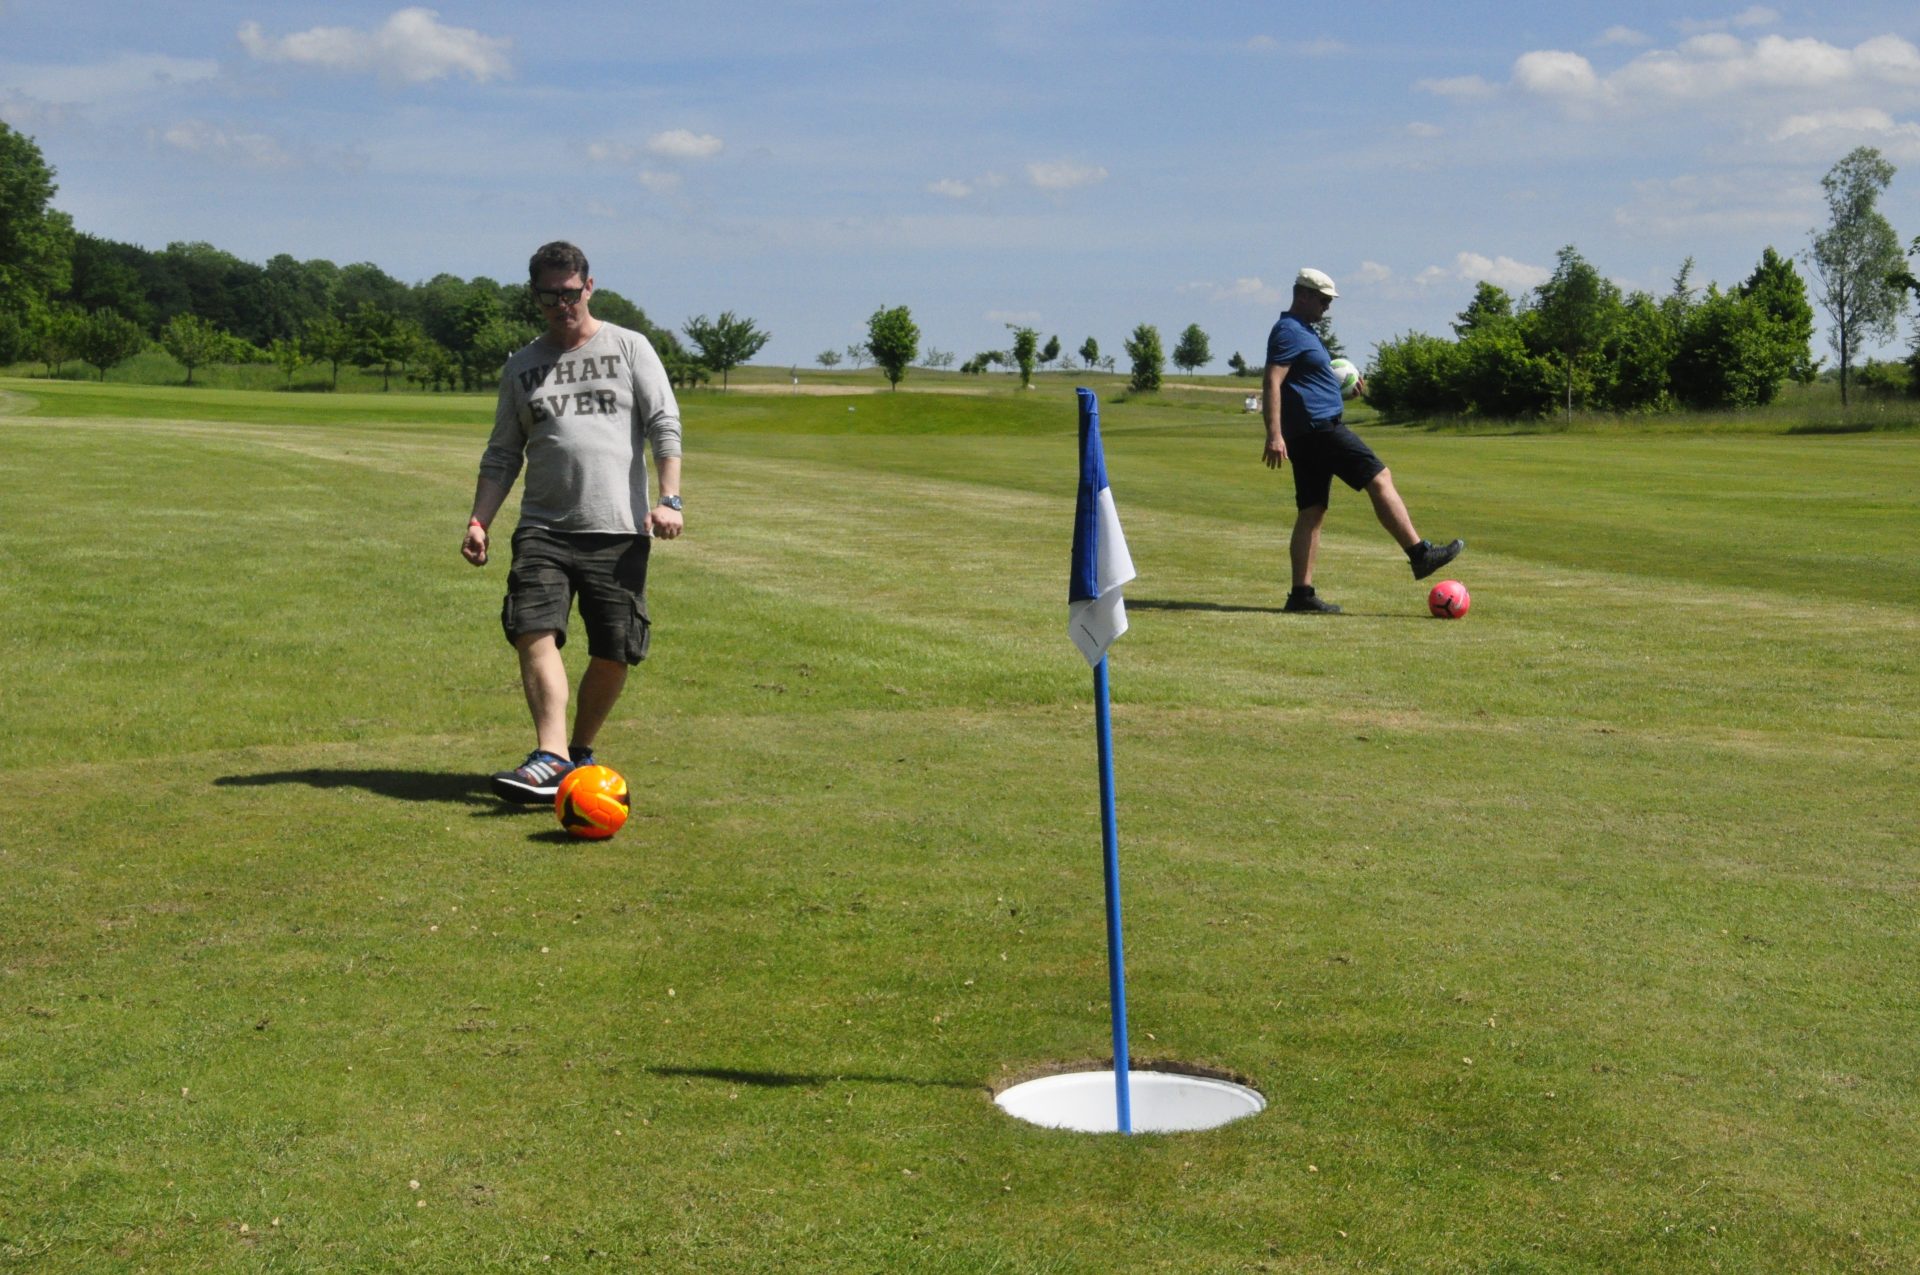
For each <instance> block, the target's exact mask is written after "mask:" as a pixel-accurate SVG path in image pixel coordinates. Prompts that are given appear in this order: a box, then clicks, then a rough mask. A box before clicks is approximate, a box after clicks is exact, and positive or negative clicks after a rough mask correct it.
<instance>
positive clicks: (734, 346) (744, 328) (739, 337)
mask: <svg viewBox="0 0 1920 1275" xmlns="http://www.w3.org/2000/svg"><path fill="white" fill-rule="evenodd" d="M681 330H682V331H683V332H685V333H686V334H687V339H688V340H689V341H692V342H693V343H694V345H696V346H698V347H699V349H700V362H702V363H703V364H705V365H706V366H707V367H710V368H712V369H713V370H714V371H716V372H718V373H719V374H720V388H721V389H723V390H724V389H726V388H727V374H728V373H729V372H731V371H732V370H733V369H734V368H736V367H739V366H740V365H741V364H742V363H745V362H746V361H747V360H748V359H750V358H752V357H753V356H754V355H756V354H758V353H759V352H760V347H762V346H764V345H765V344H766V343H767V342H768V341H769V340H771V339H772V337H773V333H771V332H762V331H760V330H759V329H758V328H756V327H754V325H753V320H752V319H746V318H739V317H737V316H735V314H734V313H733V311H731V310H726V311H723V312H722V313H721V315H720V317H719V318H717V319H714V320H712V321H709V320H708V319H707V316H706V315H704V314H697V315H695V316H694V317H693V318H691V319H688V320H687V321H686V323H685V325H684V326H683V327H682V328H681Z"/></svg>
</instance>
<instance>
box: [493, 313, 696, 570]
mask: <svg viewBox="0 0 1920 1275" xmlns="http://www.w3.org/2000/svg"><path fill="white" fill-rule="evenodd" d="M649 444H650V445H651V447H652V450H653V455H654V459H655V460H664V459H666V458H667V457H669V456H678V455H679V454H680V404H679V402H678V401H677V400H676V399H675V398H674V396H673V386H672V384H671V383H669V382H668V380H667V372H666V369H665V368H664V367H662V366H661V364H660V356H659V355H657V354H655V353H654V351H653V346H652V345H650V344H648V342H647V338H646V337H644V336H642V335H641V334H640V333H638V332H634V331H632V330H630V329H628V328H623V327H619V326H618V325H616V324H612V323H606V322H602V323H601V324H600V328H599V330H598V331H596V332H595V333H594V334H593V336H592V337H591V338H589V339H588V340H587V342H586V343H585V344H584V345H581V346H580V347H579V348H578V349H573V350H568V351H566V352H565V353H561V352H560V351H558V350H556V349H555V348H554V347H553V346H552V345H551V344H549V343H548V342H547V339H546V338H545V337H541V338H539V339H538V340H536V341H534V342H532V343H531V344H529V345H526V346H524V347H522V348H521V349H519V350H518V351H516V352H515V353H514V355H513V357H511V358H509V359H508V360H507V366H506V370H505V371H504V372H503V373H502V374H501V377H500V403H499V407H498V408H497V409H496V410H495V412H494V420H493V434H492V436H491V437H490V438H488V440H487V450H486V451H485V452H484V453H483V454H482V455H481V457H480V474H481V476H482V477H484V478H489V479H491V480H493V481H494V482H496V483H498V484H500V486H501V488H502V489H508V490H510V489H511V488H512V487H513V481H514V479H515V478H516V477H517V476H518V475H519V473H520V470H521V467H522V464H523V462H524V465H525V468H526V471H527V485H526V490H525V491H524V492H522V494H521V497H520V525H521V526H523V527H545V528H548V529H550V530H553V531H602V532H624V533H626V534H629V535H631V534H633V533H635V532H637V531H638V530H639V529H640V523H641V520H642V519H644V518H645V517H646V514H647V510H648V509H649V508H650V507H651V506H650V502H649V500H648V498H647V449H648V445H649Z"/></svg>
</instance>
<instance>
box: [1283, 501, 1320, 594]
mask: <svg viewBox="0 0 1920 1275" xmlns="http://www.w3.org/2000/svg"><path fill="white" fill-rule="evenodd" d="M1326 516H1327V507H1326V506H1325V505H1310V506H1308V507H1307V508H1305V509H1302V510H1301V511H1300V516H1299V517H1298V518H1295V519H1294V520H1293V539H1292V540H1291V541H1289V542H1288V545H1287V550H1288V554H1289V556H1290V557H1291V558H1292V559H1293V587H1294V588H1296V589H1303V588H1305V587H1306V586H1308V585H1310V584H1312V583H1313V560H1314V559H1315V558H1317V557H1319V556H1320V524H1321V523H1322V522H1323V521H1325V520H1326Z"/></svg>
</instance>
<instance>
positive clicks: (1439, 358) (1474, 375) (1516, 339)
mask: <svg viewBox="0 0 1920 1275" xmlns="http://www.w3.org/2000/svg"><path fill="white" fill-rule="evenodd" d="M1427 339H1431V338H1427ZM1440 347H1441V348H1439V349H1436V350H1429V351H1426V352H1425V356H1426V358H1427V361H1425V362H1422V361H1421V359H1419V358H1416V359H1415V360H1414V361H1413V362H1412V363H1411V364H1403V365H1402V374H1403V375H1404V374H1405V373H1406V372H1407V371H1409V370H1414V369H1418V370H1416V371H1415V375H1416V377H1418V376H1419V375H1421V374H1423V373H1424V372H1427V371H1430V372H1431V373H1432V374H1433V375H1436V376H1440V377H1445V378H1449V380H1448V382H1447V383H1446V384H1440V385H1436V384H1424V385H1421V386H1419V388H1417V389H1415V390H1414V391H1413V395H1414V397H1415V398H1419V397H1420V396H1422V395H1424V396H1426V400H1427V406H1426V407H1424V408H1423V409H1422V412H1423V413H1437V414H1452V413H1459V412H1465V413H1470V414H1472V415H1475V416H1491V417H1497V418H1499V419H1502V420H1526V419H1531V418H1533V417H1537V416H1545V415H1546V414H1547V413H1548V412H1551V411H1552V410H1553V399H1554V391H1555V389H1556V388H1557V387H1558V383H1559V379H1560V378H1559V374H1558V372H1557V371H1556V370H1555V368H1554V366H1553V363H1552V361H1551V360H1549V359H1548V358H1546V357H1545V356H1544V355H1542V354H1540V353H1539V352H1538V351H1537V350H1535V349H1533V348H1532V347H1531V346H1530V345H1529V344H1528V342H1527V337H1526V327H1525V324H1524V323H1522V322H1520V321H1518V316H1515V317H1514V318H1513V319H1510V320H1509V321H1507V322H1504V323H1497V322H1496V323H1486V324H1482V325H1481V326H1480V327H1479V328H1477V329H1476V330H1475V331H1474V333H1473V335H1471V336H1469V337H1466V338H1465V339H1464V340H1462V341H1460V342H1459V343H1458V344H1457V345H1454V346H1451V347H1448V346H1447V343H1446V342H1444V341H1442V342H1440ZM1410 353H1411V352H1410ZM1386 362H1387V360H1386V359H1385V357H1384V350H1383V352H1382V355H1381V356H1380V357H1379V358H1377V359H1376V364H1377V365H1376V367H1375V368H1374V370H1373V372H1372V374H1370V375H1369V376H1368V377H1367V401H1368V402H1369V403H1371V404H1373V405H1374V406H1375V407H1380V406H1381V400H1380V384H1381V381H1380V372H1381V370H1382V367H1384V366H1385V365H1386ZM1382 410H1383V411H1384V410H1385V409H1384V408H1382ZM1395 414H1396V415H1398V414H1401V413H1395ZM1416 414H1419V413H1416Z"/></svg>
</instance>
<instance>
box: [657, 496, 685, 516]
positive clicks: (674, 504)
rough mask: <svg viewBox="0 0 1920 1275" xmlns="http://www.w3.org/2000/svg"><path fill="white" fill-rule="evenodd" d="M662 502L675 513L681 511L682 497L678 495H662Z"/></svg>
mask: <svg viewBox="0 0 1920 1275" xmlns="http://www.w3.org/2000/svg"><path fill="white" fill-rule="evenodd" d="M660 503H661V504H663V505H665V506H666V507H667V508H668V509H671V510H673V511H674V512H675V513H679V512H680V497H678V496H662V497H660Z"/></svg>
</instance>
